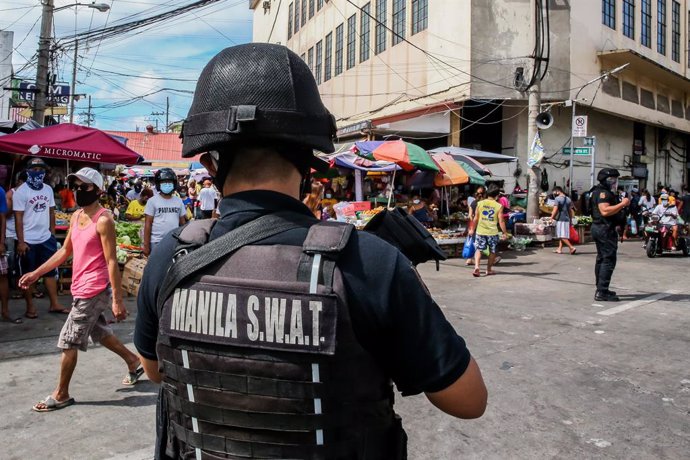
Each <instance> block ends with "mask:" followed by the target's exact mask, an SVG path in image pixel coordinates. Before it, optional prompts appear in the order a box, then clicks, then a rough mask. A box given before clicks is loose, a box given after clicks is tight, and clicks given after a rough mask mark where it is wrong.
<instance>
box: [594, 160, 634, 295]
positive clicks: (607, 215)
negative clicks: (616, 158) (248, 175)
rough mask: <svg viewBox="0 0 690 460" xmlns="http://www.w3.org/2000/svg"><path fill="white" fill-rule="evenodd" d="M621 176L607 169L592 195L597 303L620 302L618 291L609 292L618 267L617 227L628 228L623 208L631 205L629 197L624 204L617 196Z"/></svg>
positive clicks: (599, 177) (624, 199)
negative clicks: (614, 272) (624, 226)
mask: <svg viewBox="0 0 690 460" xmlns="http://www.w3.org/2000/svg"><path fill="white" fill-rule="evenodd" d="M619 176H620V173H619V172H618V170H617V169H614V168H604V169H602V170H601V171H599V174H597V181H598V182H599V184H598V185H596V186H595V187H594V188H593V189H592V191H591V194H590V200H591V203H592V206H591V208H592V220H593V222H592V238H593V239H594V242H595V243H596V245H597V261H596V264H595V265H594V275H595V277H596V283H597V292H596V294H595V295H594V300H597V301H604V302H606V301H618V300H620V299H619V298H618V296H617V295H616V293H615V292H614V291H611V290H609V284H610V283H611V276H612V275H613V270H614V269H615V268H616V252H617V251H618V232H617V231H616V227H619V226H623V225H625V214H624V212H623V209H624V208H626V207H627V206H628V205H629V204H630V199H629V198H623V199H622V200H621V201H620V202H619V200H618V194H617V193H616V191H617V187H618V177H619Z"/></svg>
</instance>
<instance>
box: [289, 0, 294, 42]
mask: <svg viewBox="0 0 690 460" xmlns="http://www.w3.org/2000/svg"><path fill="white" fill-rule="evenodd" d="M293 8H294V5H293V4H292V3H290V4H289V5H288V40H289V39H291V38H292V9H293Z"/></svg>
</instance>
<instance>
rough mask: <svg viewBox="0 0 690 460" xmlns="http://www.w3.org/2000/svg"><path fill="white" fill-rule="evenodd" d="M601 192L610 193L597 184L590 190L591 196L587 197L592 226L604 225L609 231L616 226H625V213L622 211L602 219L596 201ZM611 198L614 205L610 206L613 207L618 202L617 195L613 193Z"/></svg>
mask: <svg viewBox="0 0 690 460" xmlns="http://www.w3.org/2000/svg"><path fill="white" fill-rule="evenodd" d="M602 192H606V193H611V191H610V190H608V189H607V188H606V187H604V186H603V185H601V184H598V185H595V186H594V187H593V188H592V191H591V194H590V196H589V199H590V203H591V207H592V224H594V225H604V226H607V227H609V228H610V229H613V228H615V227H616V226H617V225H625V212H623V211H620V212H617V213H616V214H614V215H612V216H608V217H604V216H603V215H602V214H601V211H599V204H598V200H599V194H601V193H602ZM613 196H614V200H613V201H614V203H613V204H612V205H613V206H615V205H616V204H618V203H619V202H620V201H619V200H618V195H616V194H615V193H614V194H613Z"/></svg>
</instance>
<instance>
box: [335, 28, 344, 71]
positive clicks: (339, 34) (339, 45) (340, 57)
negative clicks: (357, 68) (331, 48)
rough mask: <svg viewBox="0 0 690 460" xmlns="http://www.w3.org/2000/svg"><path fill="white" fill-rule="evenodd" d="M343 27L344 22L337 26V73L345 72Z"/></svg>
mask: <svg viewBox="0 0 690 460" xmlns="http://www.w3.org/2000/svg"><path fill="white" fill-rule="evenodd" d="M343 28H344V25H343V24H340V25H339V26H338V27H336V28H335V70H334V71H333V73H334V74H335V75H340V74H341V73H343Z"/></svg>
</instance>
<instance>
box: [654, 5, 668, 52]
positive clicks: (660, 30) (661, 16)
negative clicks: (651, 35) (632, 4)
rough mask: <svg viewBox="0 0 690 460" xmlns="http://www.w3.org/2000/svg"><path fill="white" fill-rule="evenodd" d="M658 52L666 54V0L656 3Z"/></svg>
mask: <svg viewBox="0 0 690 460" xmlns="http://www.w3.org/2000/svg"><path fill="white" fill-rule="evenodd" d="M656 50H657V51H658V52H659V53H661V54H666V0H657V3H656Z"/></svg>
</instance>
